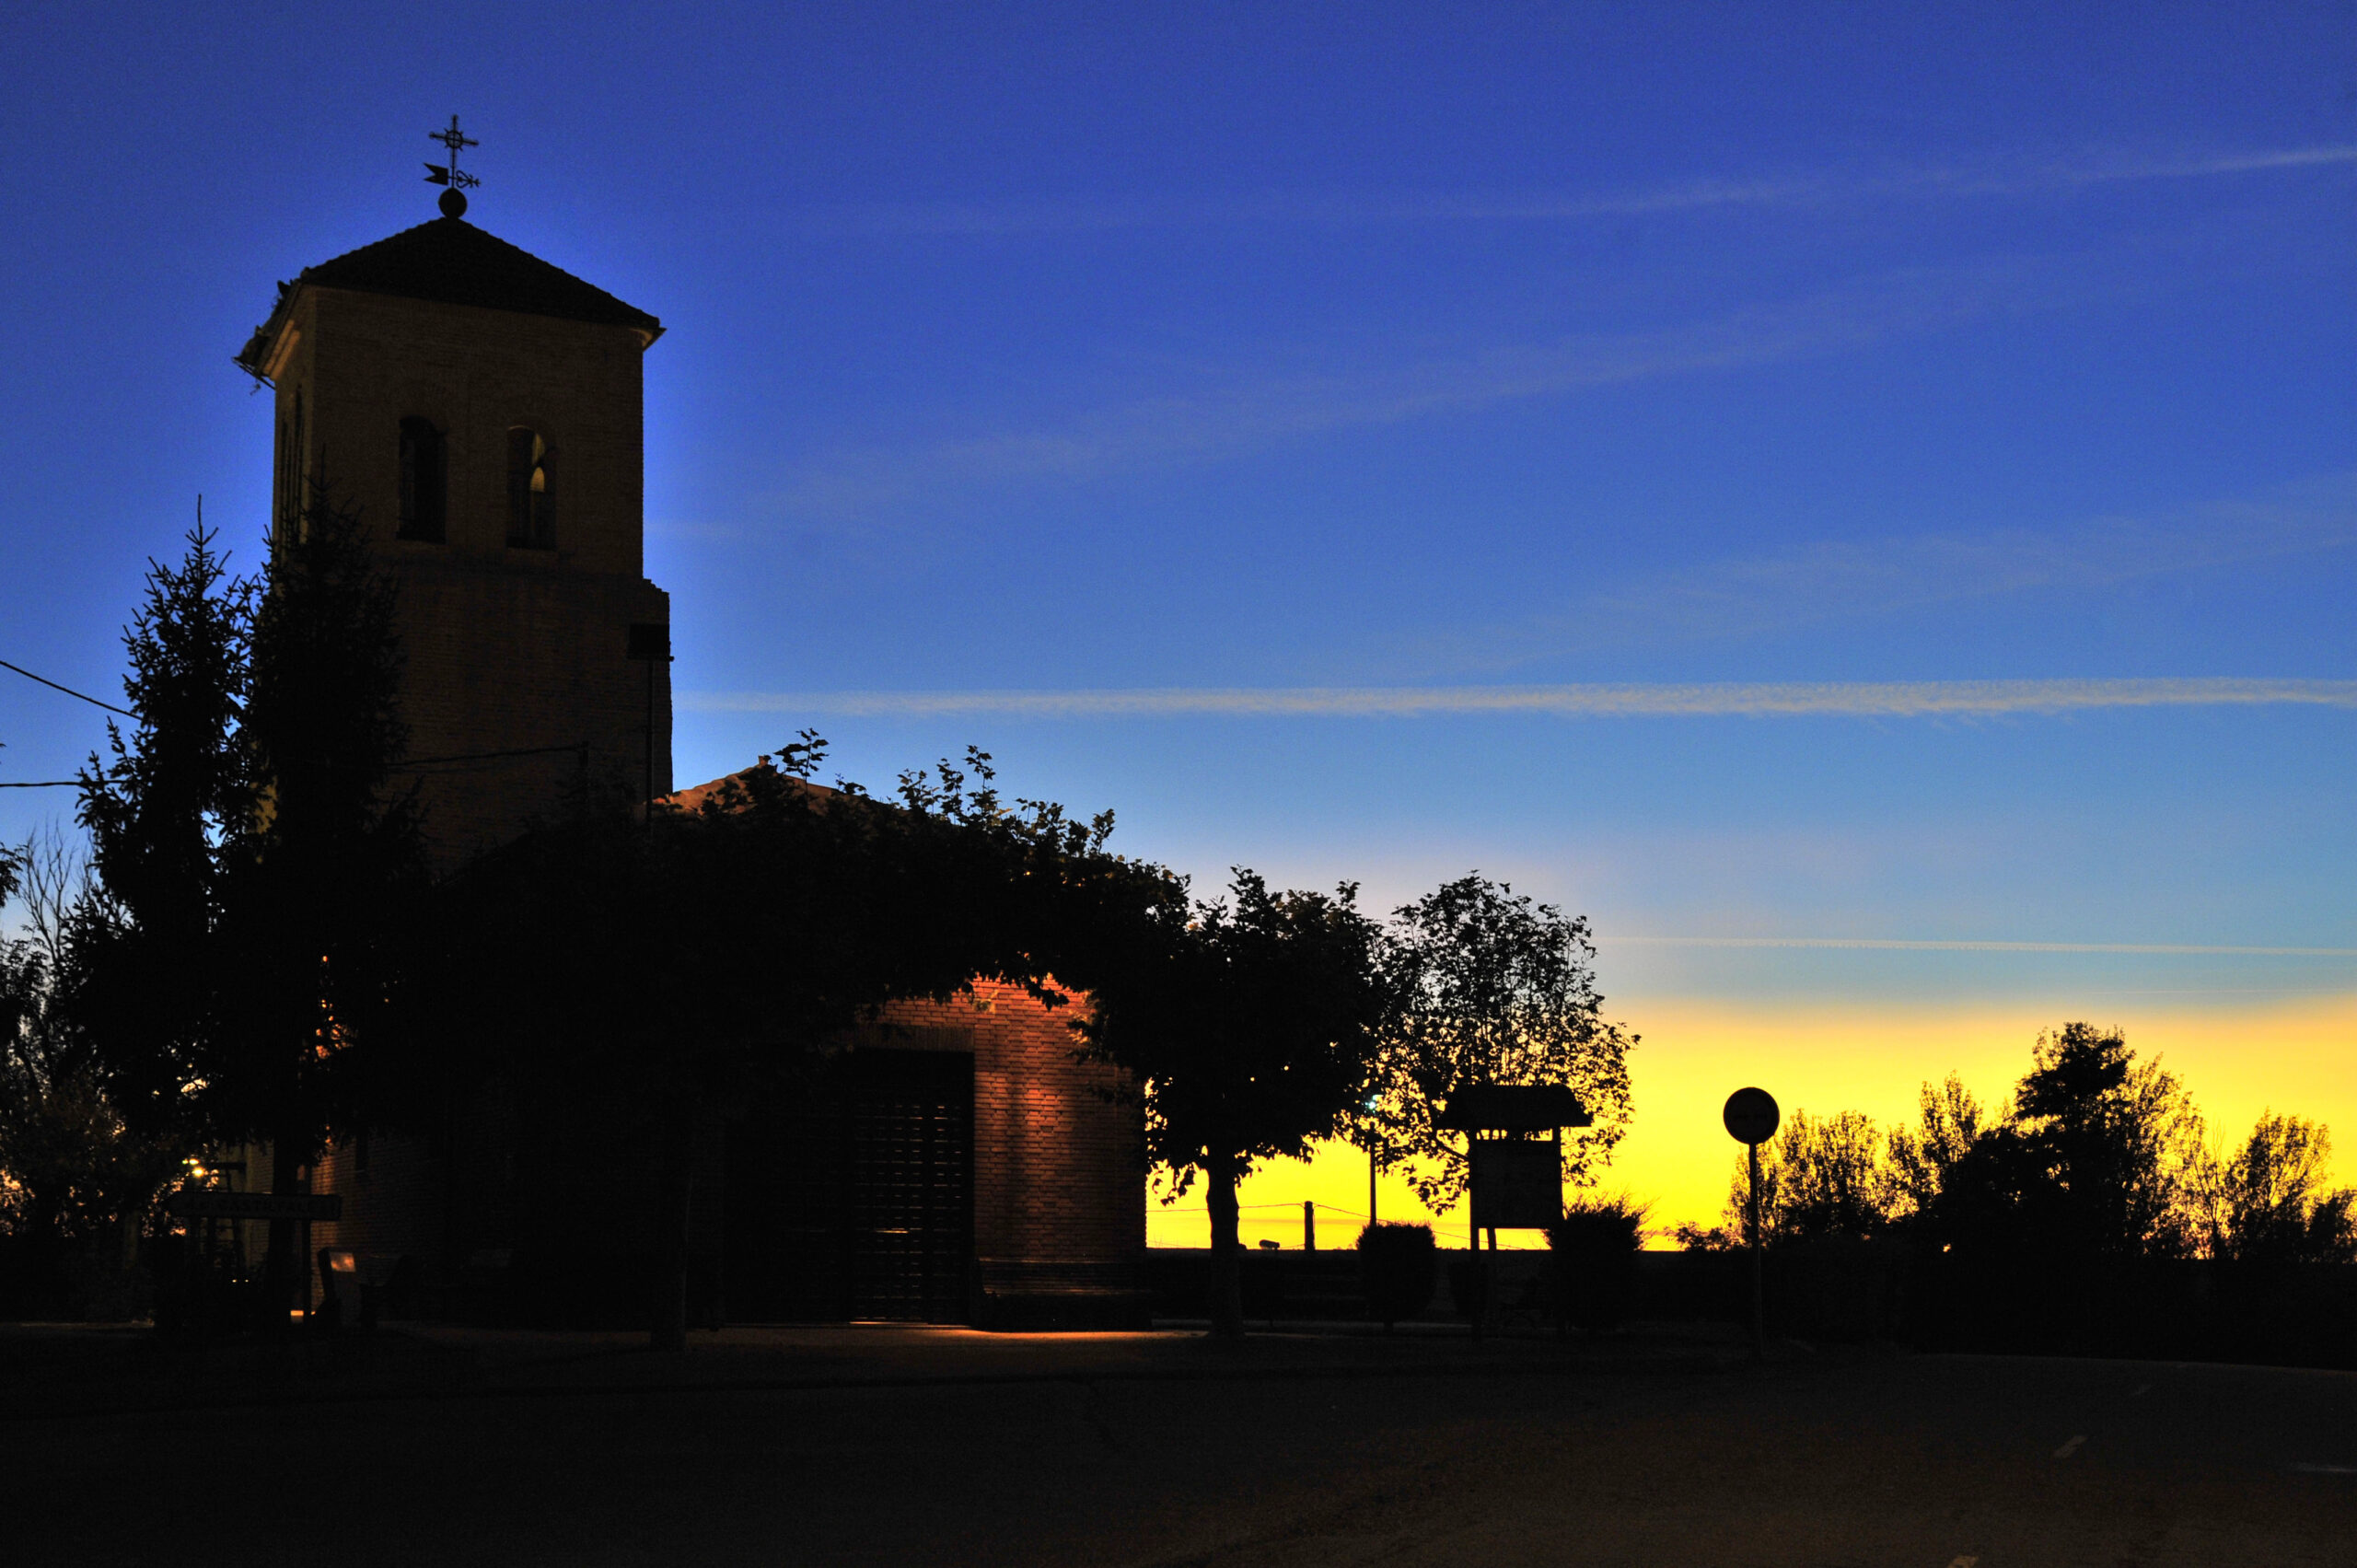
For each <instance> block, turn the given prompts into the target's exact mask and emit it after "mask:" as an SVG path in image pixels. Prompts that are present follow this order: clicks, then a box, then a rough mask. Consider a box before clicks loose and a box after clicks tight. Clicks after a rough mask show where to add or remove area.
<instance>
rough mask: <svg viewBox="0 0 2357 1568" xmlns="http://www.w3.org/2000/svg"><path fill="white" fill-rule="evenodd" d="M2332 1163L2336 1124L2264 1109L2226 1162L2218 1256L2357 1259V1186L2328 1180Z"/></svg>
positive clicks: (2220, 1177) (2215, 1211)
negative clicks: (2329, 1184) (2331, 1185)
mask: <svg viewBox="0 0 2357 1568" xmlns="http://www.w3.org/2000/svg"><path fill="white" fill-rule="evenodd" d="M2331 1164H2332V1132H2331V1130H2330V1129H2329V1128H2328V1127H2325V1126H2324V1125H2323V1124H2321V1123H2319V1122H2315V1121H2306V1120H2305V1119H2304V1118H2301V1117H2297V1116H2279V1115H2277V1114H2275V1113H2274V1112H2273V1111H2268V1112H2265V1113H2263V1114H2262V1115H2261V1116H2260V1117H2259V1119H2258V1125H2257V1126H2255V1127H2253V1128H2252V1129H2251V1133H2250V1136H2249V1137H2248V1138H2247V1139H2246V1140H2245V1141H2244V1143H2243V1144H2242V1146H2241V1147H2240V1148H2238V1149H2236V1150H2235V1152H2234V1153H2233V1155H2231V1156H2229V1157H2228V1158H2226V1159H2224V1160H2223V1161H2221V1162H2219V1166H2218V1168H2217V1171H2216V1174H2215V1177H2214V1179H2213V1183H2212V1192H2213V1198H2212V1214H2211V1229H2210V1237H2209V1249H2210V1252H2211V1255H2212V1257H2216V1258H2220V1259H2223V1260H2228V1261H2231V1262H2236V1263H2248V1264H2259V1265H2284V1264H2303V1263H2351V1262H2357V1191H2351V1189H2349V1188H2347V1187H2338V1188H2328V1187H2327V1186H2326V1185H2325V1179H2326V1173H2327V1172H2328V1170H2329V1169H2330V1168H2331Z"/></svg>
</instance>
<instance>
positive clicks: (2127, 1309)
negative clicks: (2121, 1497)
mask: <svg viewBox="0 0 2357 1568" xmlns="http://www.w3.org/2000/svg"><path fill="white" fill-rule="evenodd" d="M2331 1151H2332V1139H2331V1133H2330V1132H2329V1130H2328V1128H2327V1127H2325V1126H2324V1125H2323V1124H2322V1123H2319V1122H2315V1121H2308V1120H2306V1119H2305V1118H2303V1117H2300V1116H2296V1115H2291V1114H2280V1113H2277V1112H2275V1111H2272V1110H2270V1111H2268V1112H2267V1113H2265V1114H2263V1115H2261V1116H2260V1117H2259V1119H2258V1122H2257V1124H2256V1125H2255V1126H2253V1127H2252V1128H2251V1129H2250V1131H2249V1132H2248V1133H2247V1134H2246V1135H2243V1136H2241V1137H2240V1138H2239V1139H2238V1140H2237V1141H2235V1142H2232V1143H2223V1144H2221V1143H2213V1142H2212V1138H2211V1136H2210V1134H2209V1132H2208V1129H2207V1126H2206V1124H2205V1122H2204V1121H2203V1119H2202V1116H2201V1114H2200V1110H2199V1109H2197V1107H2196V1106H2195V1104H2194V1102H2193V1098H2192V1097H2191V1096H2190V1095H2189V1093H2188V1092H2187V1091H2186V1088H2185V1086H2184V1084H2183V1083H2182V1082H2181V1081H2180V1080H2179V1079H2178V1078H2177V1075H2176V1074H2173V1073H2170V1072H2169V1071H2167V1070H2166V1069H2165V1068H2164V1067H2163V1066H2162V1064H2161V1063H2160V1062H2159V1061H2158V1060H2157V1059H2154V1060H2149V1061H2140V1060H2139V1059H2138V1058H2137V1056H2136V1054H2135V1052H2134V1051H2131V1050H2130V1048H2129V1046H2128V1042H2127V1040H2125V1039H2124V1038H2123V1036H2122V1035H2121V1034H2120V1033H2119V1031H2117V1030H2108V1031H2107V1030H2103V1029H2099V1028H2096V1027H2094V1026H2092V1025H2089V1024H2085V1023H2072V1024H2066V1025H2064V1026H2063V1027H2062V1028H2060V1029H2056V1030H2053V1031H2050V1032H2049V1033H2046V1034H2043V1035H2041V1036H2040V1037H2039V1038H2038V1042H2037V1045H2036V1047H2035V1048H2034V1050H2033V1051H2032V1053H2031V1063H2030V1070H2029V1072H2028V1073H2027V1074H2026V1075H2025V1076H2024V1077H2023V1078H2022V1079H2021V1081H2020V1083H2019V1084H2017V1085H2016V1086H2014V1091H2013V1093H2012V1095H2011V1096H2010V1098H2008V1099H2007V1100H2006V1101H2005V1102H2004V1103H2003V1105H2001V1106H1998V1107H1994V1108H1991V1107H1986V1106H1984V1105H1983V1104H1982V1103H1981V1102H1980V1100H1978V1099H1977V1098H1975V1097H1974V1096H1973V1095H1972V1094H1971V1092H1970V1091H1969V1090H1968V1089H1967V1088H1966V1086H1964V1084H1963V1083H1962V1082H1961V1081H1960V1080H1959V1079H1958V1078H1957V1077H1956V1075H1955V1074H1950V1075H1949V1076H1948V1077H1947V1079H1946V1080H1945V1082H1943V1083H1941V1084H1937V1085H1933V1084H1925V1085H1924V1086H1923V1087H1922V1095H1921V1098H1920V1101H1919V1104H1918V1107H1917V1113H1916V1119H1915V1121H1914V1124H1913V1125H1911V1126H1900V1127H1893V1128H1889V1129H1885V1128H1882V1127H1879V1126H1877V1125H1876V1124H1875V1121H1874V1120H1873V1119H1872V1118H1870V1117H1868V1116H1865V1115H1864V1114H1862V1113H1860V1112H1858V1111H1854V1110H1844V1111H1837V1112H1834V1113H1832V1114H1830V1115H1817V1116H1812V1115H1810V1114H1809V1113H1808V1112H1807V1111H1805V1110H1795V1111H1794V1112H1793V1113H1792V1115H1791V1116H1790V1117H1788V1118H1787V1119H1786V1121H1784V1124H1783V1126H1782V1129H1781V1130H1780V1131H1779V1132H1777V1134H1776V1136H1775V1137H1774V1138H1773V1139H1771V1141H1770V1142H1769V1143H1767V1144H1763V1145H1762V1146H1761V1148H1760V1184H1761V1202H1760V1228H1761V1233H1762V1241H1763V1244H1764V1245H1765V1247H1766V1249H1767V1250H1768V1253H1769V1257H1770V1272H1771V1283H1775V1282H1779V1281H1781V1283H1782V1287H1783V1288H1782V1291H1781V1293H1779V1292H1774V1291H1771V1302H1775V1301H1776V1297H1777V1296H1778V1295H1781V1296H1782V1300H1781V1303H1777V1304H1776V1305H1773V1306H1771V1312H1775V1311H1780V1312H1781V1314H1782V1317H1783V1318H1785V1319H1786V1322H1787V1326H1788V1327H1789V1328H1791V1329H1792V1331H1794V1332H1800V1331H1803V1330H1804V1329H1805V1328H1808V1327H1811V1326H1814V1327H1815V1328H1816V1329H1817V1330H1818V1331H1822V1332H1827V1333H1829V1335H1835V1336H1841V1335H1844V1334H1845V1333H1846V1334H1847V1335H1848V1336H1850V1337H1862V1336H1866V1335H1875V1336H1879V1337H1890V1338H1901V1339H1906V1340H1910V1341H1912V1342H1917V1343H1921V1344H1925V1345H1929V1346H1946V1347H1955V1348H1976V1349H2036V1350H2058V1351H2069V1352H2075V1353H2096V1354H2103V1353H2142V1354H2180V1355H2190V1356H2221V1355H2223V1356H2228V1357H2236V1358H2243V1359H2251V1360H2270V1361H2300V1362H2308V1363H2311V1364H2316V1363H2323V1364H2333V1365H2340V1364H2345V1363H2346V1362H2347V1361H2348V1360H2349V1357H2350V1353H2351V1349H2352V1347H2357V1268H2352V1267H2351V1265H2352V1264H2357V1191H2352V1190H2351V1189H2350V1188H2348V1187H2345V1186H2334V1185H2331V1184H2330V1182H2329V1170H2330V1161H2331ZM1746 1196H1747V1173H1746V1171H1745V1170H1744V1168H1743V1165H1742V1162H1741V1161H1740V1160H1738V1161H1737V1165H1736V1173H1735V1177H1734V1180H1733V1181H1732V1183H1731V1184H1730V1188H1729V1191H1728V1196H1727V1207H1726V1212H1725V1215H1724V1221H1723V1223H1722V1224H1720V1225H1714V1226H1710V1227H1707V1228H1706V1227H1701V1226H1695V1225H1686V1226H1682V1227H1680V1229H1679V1230H1678V1240H1679V1241H1680V1242H1681V1243H1682V1244H1684V1245H1685V1246H1686V1247H1687V1248H1688V1249H1691V1250H1695V1251H1700V1252H1704V1253H1710V1252H1717V1251H1722V1250H1724V1249H1731V1248H1735V1247H1737V1246H1740V1245H1741V1244H1742V1243H1743V1241H1744V1240H1745V1239H1746V1232H1745V1203H1746Z"/></svg>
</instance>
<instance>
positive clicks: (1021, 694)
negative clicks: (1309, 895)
mask: <svg viewBox="0 0 2357 1568" xmlns="http://www.w3.org/2000/svg"><path fill="white" fill-rule="evenodd" d="M679 704H680V706H682V707H684V708H687V709H690V710H692V711H696V712H701V713H778V714H812V715H820V714H825V715H834V716H842V717H856V718H941V717H949V716H960V715H976V714H981V715H995V716H999V717H1004V718H1018V719H1094V718H1183V717H1190V716H1198V715H1200V716H1212V717H1229V718H1422V717H1426V716H1432V715H1442V714H1544V715H1550V716H1554V717H1560V718H1716V717H1730V716H1734V717H1751V718H1782V717H1791V718H1798V717H1816V716H1824V717H1843V718H1949V717H1953V718H1981V717H1997V716H2003V715H2006V714H2068V713H2079V712H2091V711H2096V710H2100V709H2109V708H2190V707H2322V708H2357V680H2270V679H2235V678H2227V677H2201V678H2193V679H2118V680H1889V681H1811V682H1756V681H1729V682H1719V683H1698V684H1670V683H1643V684H1638V683H1623V684H1590V685H1573V686H1301V687H1176V686H1161V687H1135V688H1109V689H1097V690H1080V691H686V692H682V693H680V696H679Z"/></svg>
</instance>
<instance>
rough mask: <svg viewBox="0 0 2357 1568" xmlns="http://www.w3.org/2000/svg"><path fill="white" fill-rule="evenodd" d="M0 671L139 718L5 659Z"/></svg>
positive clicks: (109, 710) (92, 704) (93, 704)
mask: <svg viewBox="0 0 2357 1568" xmlns="http://www.w3.org/2000/svg"><path fill="white" fill-rule="evenodd" d="M0 669H13V670H15V671H16V672H17V674H18V675H21V676H23V677H24V678H25V679H28V680H38V681H40V682H41V684H42V685H43V686H46V687H48V688H49V689H50V690H51V691H63V692H64V693H65V694H66V695H67V696H69V697H79V698H81V699H82V701H84V702H85V703H89V704H90V705H91V706H93V707H99V708H104V709H105V710H106V711H107V712H109V713H110V714H122V716H123V717H124V718H127V719H135V718H137V717H138V716H139V715H138V714H134V713H133V712H132V711H131V710H130V709H129V708H118V707H116V706H115V705H114V704H113V703H101V702H99V700H98V699H97V698H96V697H93V696H91V695H90V694H89V693H88V692H87V691H75V690H74V688H72V687H71V686H60V685H59V684H58V683H57V682H56V681H54V680H52V679H50V678H49V677H48V676H46V675H35V674H34V673H33V672H32V671H31V670H29V669H27V668H25V667H24V666H23V665H20V664H10V663H9V662H8V661H7V660H6V659H4V658H0ZM66 782H67V783H69V784H70V783H72V782H73V781H72V780H70V779H69V780H67V781H66ZM26 787H28V788H29V787H31V786H29V785H28V786H26Z"/></svg>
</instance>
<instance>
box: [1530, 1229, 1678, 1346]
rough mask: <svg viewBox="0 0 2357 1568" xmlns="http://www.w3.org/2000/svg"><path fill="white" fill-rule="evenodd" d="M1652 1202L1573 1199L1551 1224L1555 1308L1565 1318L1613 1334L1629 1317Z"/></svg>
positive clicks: (1589, 1329)
mask: <svg viewBox="0 0 2357 1568" xmlns="http://www.w3.org/2000/svg"><path fill="white" fill-rule="evenodd" d="M1651 1206H1652V1205H1650V1204H1646V1203H1638V1202H1631V1201H1630V1199H1629V1198H1628V1197H1626V1196H1625V1195H1615V1196H1612V1197H1608V1198H1596V1197H1580V1198H1575V1199H1573V1201H1572V1202H1570V1203H1568V1204H1566V1205H1565V1206H1564V1209H1563V1217H1562V1219H1560V1220H1557V1221H1556V1222H1555V1223H1554V1224H1553V1225H1549V1226H1548V1227H1547V1246H1548V1249H1549V1250H1550V1252H1551V1253H1552V1254H1553V1257H1552V1260H1551V1263H1552V1267H1551V1268H1550V1273H1551V1275H1552V1276H1553V1278H1552V1281H1551V1283H1553V1285H1554V1287H1555V1288H1554V1295H1555V1303H1556V1310H1557V1312H1558V1313H1559V1314H1560V1316H1561V1317H1562V1318H1563V1319H1564V1320H1566V1321H1568V1322H1572V1323H1576V1324H1578V1325H1579V1326H1580V1328H1581V1329H1583V1330H1585V1331H1586V1332H1588V1333H1590V1334H1609V1333H1611V1332H1612V1331H1613V1330H1617V1329H1618V1328H1620V1324H1621V1322H1622V1321H1623V1320H1624V1319H1626V1318H1627V1317H1628V1316H1629V1307H1630V1303H1631V1300H1632V1299H1633V1298H1634V1296H1635V1295H1636V1286H1637V1254H1638V1253H1639V1252H1641V1251H1643V1249H1644V1245H1645V1214H1646V1212H1647V1211H1648V1210H1649V1209H1650V1208H1651Z"/></svg>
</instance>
